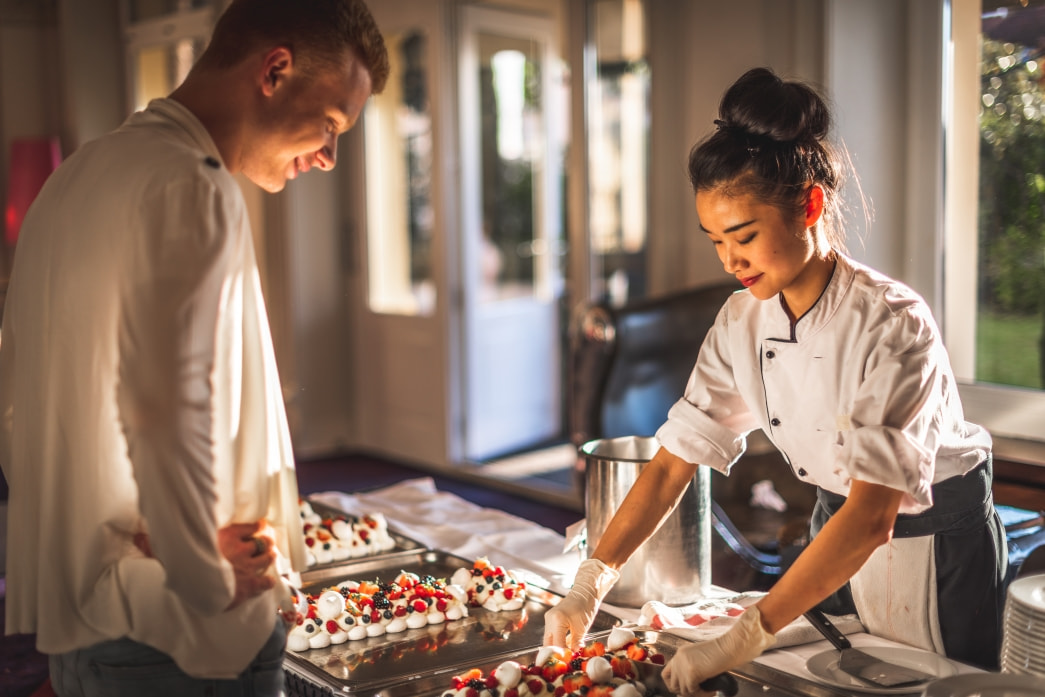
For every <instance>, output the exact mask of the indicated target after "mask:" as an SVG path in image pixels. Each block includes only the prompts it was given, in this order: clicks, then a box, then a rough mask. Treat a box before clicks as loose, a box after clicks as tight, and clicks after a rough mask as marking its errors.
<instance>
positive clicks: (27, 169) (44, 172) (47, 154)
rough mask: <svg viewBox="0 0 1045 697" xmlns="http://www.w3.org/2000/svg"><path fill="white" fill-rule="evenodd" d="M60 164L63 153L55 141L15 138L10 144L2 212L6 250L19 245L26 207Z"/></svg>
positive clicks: (55, 139)
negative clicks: (5, 205) (3, 209)
mask: <svg viewBox="0 0 1045 697" xmlns="http://www.w3.org/2000/svg"><path fill="white" fill-rule="evenodd" d="M61 161H62V150H61V147H60V145H59V144H58V139H57V138H15V139H14V140H13V141H11V159H10V168H9V169H8V177H7V209H6V210H5V211H4V241H5V242H7V244H8V245H9V246H14V244H15V242H17V241H18V231H19V230H21V228H22V221H23V220H24V219H25V213H26V211H28V210H29V205H30V204H31V203H32V202H33V199H35V198H36V195H37V194H38V193H40V189H41V188H42V187H43V185H44V182H45V181H47V177H49V176H51V172H53V171H54V170H55V169H57V168H58V165H59V164H60V163H61Z"/></svg>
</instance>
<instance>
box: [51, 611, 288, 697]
mask: <svg viewBox="0 0 1045 697" xmlns="http://www.w3.org/2000/svg"><path fill="white" fill-rule="evenodd" d="M286 641H287V630H286V626H285V625H284V623H283V620H281V619H279V618H278V617H277V618H276V627H275V630H274V631H273V632H272V636H270V637H269V640H268V641H267V642H266V643H265V645H264V646H262V647H261V651H259V652H258V655H257V656H255V657H254V660H253V661H251V663H250V665H248V666H247V668H246V669H245V670H244V671H243V672H242V673H240V675H239V677H237V678H235V679H232V680H208V679H204V678H194V677H192V676H190V675H187V674H186V673H185V672H184V671H183V670H182V669H181V668H179V667H178V666H177V665H175V663H174V661H173V660H172V659H171V658H170V656H168V655H167V654H165V653H161V652H159V651H157V650H156V649H154V648H152V647H151V646H146V645H145V644H141V643H138V642H136V641H132V640H130V639H116V640H114V641H104V642H102V643H100V644H95V645H94V646H89V647H87V648H85V649H79V650H77V651H70V652H69V653H62V654H54V655H52V656H51V657H50V659H49V666H50V672H51V685H52V687H53V688H54V691H55V693H56V694H57V695H58V697H143V696H144V695H149V697H278V696H279V695H282V694H283V652H284V648H285V646H286Z"/></svg>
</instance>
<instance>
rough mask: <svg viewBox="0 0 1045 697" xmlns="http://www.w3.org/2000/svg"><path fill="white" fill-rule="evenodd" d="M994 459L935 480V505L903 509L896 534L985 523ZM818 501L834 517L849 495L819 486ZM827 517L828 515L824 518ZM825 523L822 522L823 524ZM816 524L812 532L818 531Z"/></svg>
mask: <svg viewBox="0 0 1045 697" xmlns="http://www.w3.org/2000/svg"><path fill="white" fill-rule="evenodd" d="M993 469H994V467H993V463H992V461H991V457H990V456H989V455H988V456H987V459H986V460H984V461H983V462H981V463H980V464H978V465H977V466H976V467H974V468H972V469H971V470H969V471H968V472H966V473H965V474H964V475H959V476H956V477H951V478H950V479H945V480H943V481H942V482H939V483H937V484H933V486H932V497H933V505H932V508H930V509H928V510H926V511H923V512H921V513H918V514H916V515H907V514H903V513H901V514H900V515H898V516H896V523H895V525H893V537H894V538H905V537H923V536H925V535H935V534H937V533H941V532H952V533H955V532H965V531H971V530H975V529H976V528H979V527H982V526H983V525H984V523H986V521H987V518H988V516H990V515H991V513H992V511H993V510H994V505H993V497H992V495H991V480H992V479H993ZM816 497H817V504H818V506H819V507H822V508H823V512H824V513H826V514H827V516H826V517H828V518H829V517H831V516H833V515H834V514H835V513H837V512H838V509H839V508H841V507H842V504H844V503H845V501H846V497H845V496H841V495H839V494H835V493H832V492H830V491H826V490H824V489H821V488H819V487H817V490H816ZM825 520H826V518H825ZM822 524H823V523H821V526H822ZM819 528H820V526H817V528H816V530H814V531H813V533H814V534H815V533H817V532H819Z"/></svg>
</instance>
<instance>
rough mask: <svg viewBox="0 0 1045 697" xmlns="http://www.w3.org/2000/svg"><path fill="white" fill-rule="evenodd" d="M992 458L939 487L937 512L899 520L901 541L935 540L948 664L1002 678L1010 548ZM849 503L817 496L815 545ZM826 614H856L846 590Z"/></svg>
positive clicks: (832, 601)
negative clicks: (955, 662) (994, 493)
mask: <svg viewBox="0 0 1045 697" xmlns="http://www.w3.org/2000/svg"><path fill="white" fill-rule="evenodd" d="M992 480H993V467H992V464H991V458H990V457H988V458H987V460H985V461H984V462H982V463H980V464H979V465H977V466H976V467H975V468H973V469H972V470H970V471H969V472H967V473H966V474H965V475H963V476H959V477H951V478H950V479H946V480H944V481H942V482H940V483H939V484H934V485H933V487H932V493H933V506H932V508H930V509H929V510H927V511H923V512H922V513H919V514H917V515H905V514H900V515H898V516H896V524H895V525H894V526H893V537H896V538H904V537H919V536H924V535H935V536H936V537H935V538H934V542H933V551H934V555H935V562H936V595H937V608H938V613H939V624H940V634H941V635H942V638H943V644H944V649H945V651H946V655H947V656H948V658H953V659H955V660H958V661H963V662H965V663H971V664H973V665H976V666H980V667H982V668H986V669H988V670H997V669H998V664H999V653H1000V651H1001V627H1002V611H1003V609H1004V605H1005V579H1006V572H1007V567H1008V546H1007V542H1006V537H1005V528H1004V526H1003V525H1002V522H1001V518H1000V517H999V516H998V512H997V511H996V510H995V509H994V499H993V497H992V495H991V482H992ZM845 501H846V498H845V497H844V496H839V495H838V494H833V493H831V492H830V491H825V490H823V489H820V488H817V501H816V506H814V508H813V517H812V520H811V521H810V538H812V537H815V536H816V534H817V533H818V532H819V531H820V530H821V528H823V526H824V524H825V523H826V522H827V520H828V519H829V518H830V517H831V516H832V515H834V514H835V513H836V512H837V511H838V509H839V508H841V507H842V504H843V503H845ZM819 607H820V609H821V610H823V611H824V612H827V613H830V614H836V615H844V614H850V613H855V612H856V606H855V604H854V603H853V596H852V593H851V592H850V590H849V584H846V585H845V586H843V587H842V588H840V589H839V590H838V592H837V593H835V594H834V595H832V596H831V597H829V598H827V600H825V601H824V602H823V603H821V604H820V606H819Z"/></svg>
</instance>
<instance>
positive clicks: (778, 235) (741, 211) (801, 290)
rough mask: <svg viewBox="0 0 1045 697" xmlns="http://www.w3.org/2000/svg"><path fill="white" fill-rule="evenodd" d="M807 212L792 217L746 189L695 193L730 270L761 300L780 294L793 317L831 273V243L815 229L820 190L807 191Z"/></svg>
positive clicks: (703, 222) (702, 221)
mask: <svg viewBox="0 0 1045 697" xmlns="http://www.w3.org/2000/svg"><path fill="white" fill-rule="evenodd" d="M810 198H811V203H810V205H809V206H807V213H806V215H805V216H799V217H790V216H789V215H787V214H786V212H785V211H782V210H781V209H780V208H778V207H777V206H774V205H770V204H767V203H763V202H761V201H759V200H757V199H755V198H754V197H752V196H750V195H748V194H740V195H726V194H724V193H722V191H721V190H717V189H716V190H711V191H701V192H698V193H697V196H696V199H697V201H696V203H697V216H699V218H700V227H701V229H702V230H703V231H704V232H706V233H707V236H708V239H709V240H710V241H711V243H712V244H713V245H714V246H715V251H716V252H718V258H719V259H720V260H721V261H722V266H723V267H724V268H725V270H726V271H727V272H728V273H731V274H733V275H734V276H736V278H737V280H738V281H740V282H741V283H742V284H743V285H744V287H745V288H748V289H749V290H750V291H751V293H752V295H754V296H755V297H756V298H758V299H759V300H768V299H769V298H772V297H775V296H776V295H777V294H778V293H783V295H784V300H785V302H786V303H787V307H788V309H789V310H790V311H791V313H792V315H793V318H796V319H797V318H798V317H801V316H802V315H803V314H804V313H805V312H806V311H807V310H808V309H809V308H810V307H812V306H813V304H814V303H815V302H816V300H817V298H819V297H820V294H821V293H822V292H823V290H824V287H825V286H826V285H827V281H828V280H829V279H830V277H831V270H832V268H833V263H834V262H833V259H832V258H831V257H830V248H829V247H828V245H827V244H826V243H825V242H824V241H823V240H822V239H820V238H818V235H817V233H816V230H815V227H814V226H815V224H816V222H817V221H818V220H819V218H820V213H821V211H822V208H823V198H822V195H820V196H818V195H814V196H811V197H810Z"/></svg>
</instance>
